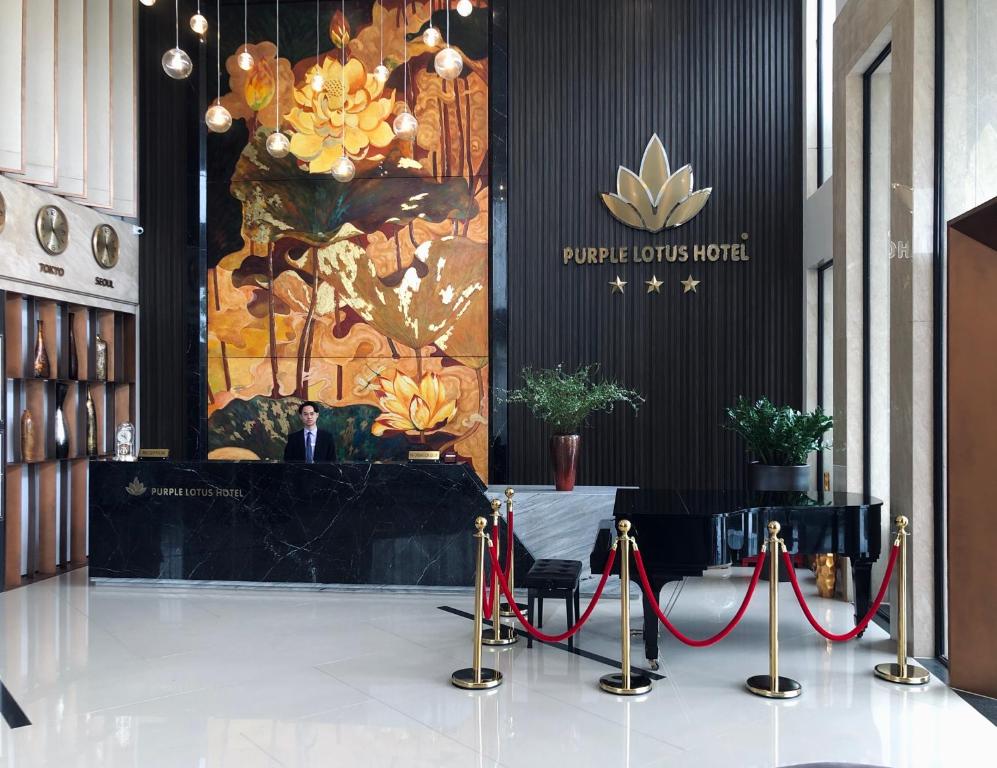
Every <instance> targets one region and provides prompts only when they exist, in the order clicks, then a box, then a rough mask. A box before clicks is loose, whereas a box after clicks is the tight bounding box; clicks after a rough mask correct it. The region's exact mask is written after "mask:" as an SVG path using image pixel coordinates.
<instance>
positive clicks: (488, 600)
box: [481, 540, 495, 616]
mask: <svg viewBox="0 0 997 768" xmlns="http://www.w3.org/2000/svg"><path fill="white" fill-rule="evenodd" d="M494 549H495V545H494V544H492V543H491V540H489V544H488V551H489V552H491V551H492V550H494ZM485 576H486V574H482V580H481V610H482V613H484V615H485V616H491V615H492V600H494V599H495V595H494V594H493V593H492V590H491V589H490V588H489V585H490V584H491V583H492V575H491V574H490V573H489V574H487V578H485Z"/></svg>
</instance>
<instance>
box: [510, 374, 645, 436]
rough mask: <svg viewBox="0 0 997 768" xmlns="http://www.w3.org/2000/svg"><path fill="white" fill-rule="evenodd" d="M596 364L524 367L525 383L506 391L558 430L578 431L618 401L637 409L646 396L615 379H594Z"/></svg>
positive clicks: (562, 431) (511, 398) (607, 411)
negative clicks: (566, 367) (569, 368)
mask: <svg viewBox="0 0 997 768" xmlns="http://www.w3.org/2000/svg"><path fill="white" fill-rule="evenodd" d="M598 369H599V366H597V365H583V366H580V367H579V368H578V370H576V371H575V372H574V373H568V372H566V371H565V370H564V367H563V365H558V366H557V367H556V368H541V369H539V370H534V369H532V368H524V369H523V386H522V387H521V388H520V389H514V390H510V391H509V392H507V393H506V400H507V401H508V402H510V403H522V404H523V405H525V406H526V407H527V408H529V409H530V411H531V412H532V413H533V415H534V416H536V417H537V418H538V419H540V420H541V421H545V422H547V423H548V424H550V425H551V427H552V428H553V430H554V433H555V434H558V435H570V434H576V433H577V432H578V431H579V429H581V427H582V426H584V424H585V421H586V419H588V417H589V416H590V415H591V414H592V413H593V412H594V411H604V412H606V413H611V412H612V410H613V407H614V406H615V405H616V403H626V404H627V405H629V406H630V407H631V408H633V410H634V413H636V412H637V410H638V408H639V407H640V404H641V403H643V402H644V398H643V397H641V396H640V394H638V393H637V392H635V391H634V390H631V389H627V388H626V387H622V386H620V385H619V384H617V383H616V382H612V381H605V380H601V381H595V380H593V375H594V374H595V373H596V372H597V371H598Z"/></svg>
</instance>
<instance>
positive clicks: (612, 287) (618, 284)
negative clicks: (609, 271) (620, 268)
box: [609, 275, 627, 293]
mask: <svg viewBox="0 0 997 768" xmlns="http://www.w3.org/2000/svg"><path fill="white" fill-rule="evenodd" d="M626 284H627V281H626V280H620V276H619V275H617V276H616V279H615V280H610V281H609V292H610V293H623V286H624V285H626Z"/></svg>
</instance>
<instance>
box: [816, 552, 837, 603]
mask: <svg viewBox="0 0 997 768" xmlns="http://www.w3.org/2000/svg"><path fill="white" fill-rule="evenodd" d="M837 570H838V556H837V555H835V554H833V553H827V554H822V555H817V563H816V573H817V594H818V595H820V596H821V597H834V584H835V580H836V577H837Z"/></svg>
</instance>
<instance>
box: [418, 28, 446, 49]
mask: <svg viewBox="0 0 997 768" xmlns="http://www.w3.org/2000/svg"><path fill="white" fill-rule="evenodd" d="M422 42H423V43H425V44H426V45H427V46H428V47H430V48H436V47H437V46H438V45H439V44H440V43H442V42H443V35H441V34H440V30H438V29H437V28H436V27H434V26H433V24H432V22H430V24H429V26H428V27H427V28H426V31H425V32H423V33H422Z"/></svg>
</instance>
